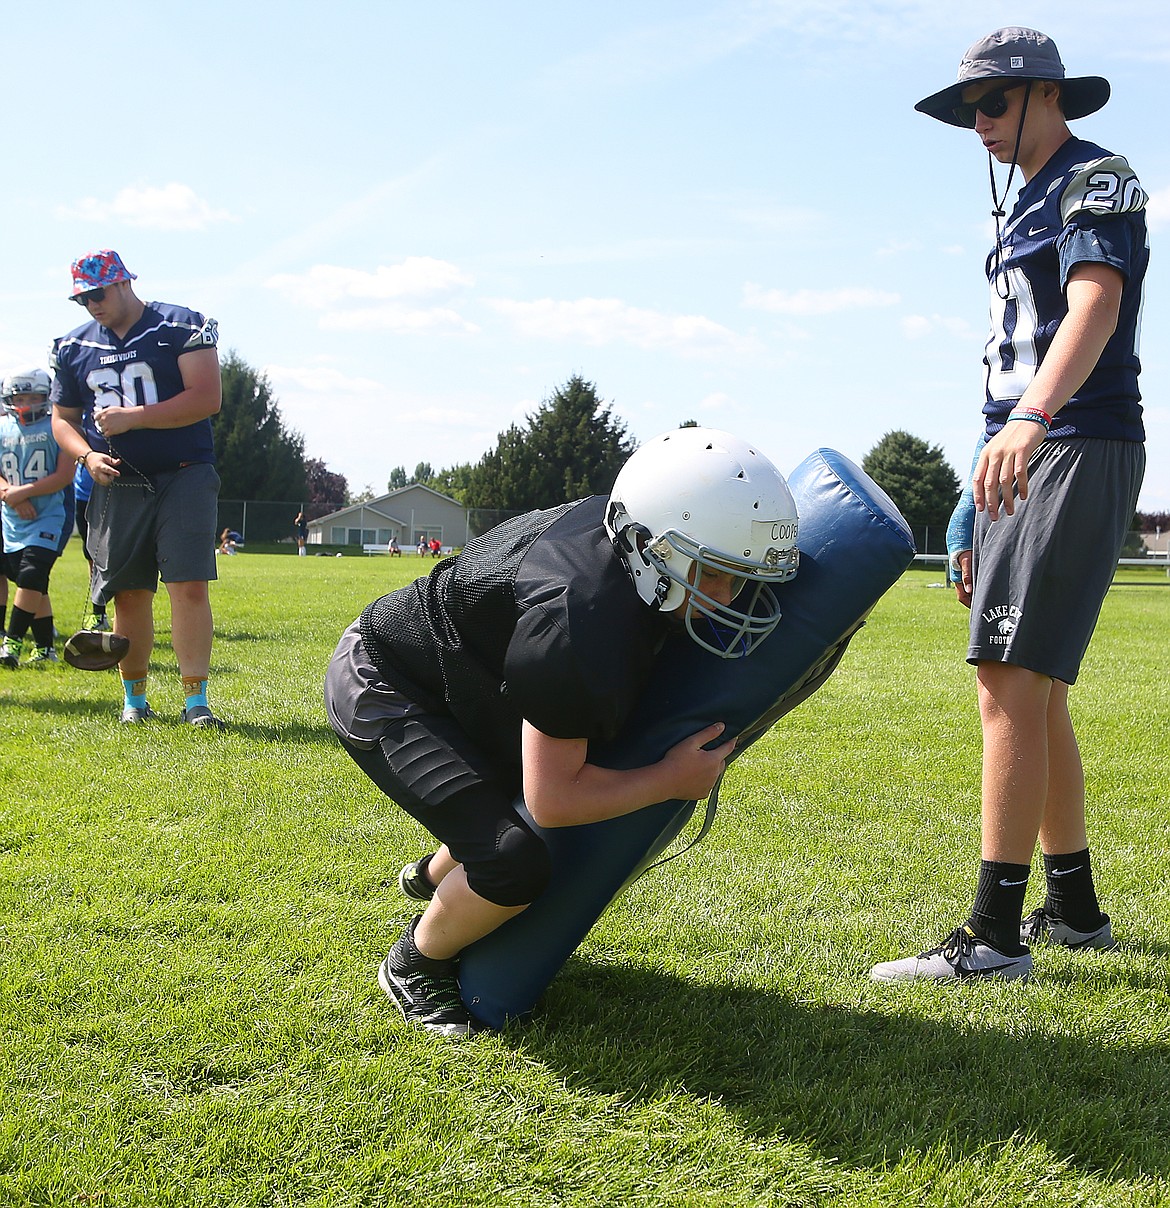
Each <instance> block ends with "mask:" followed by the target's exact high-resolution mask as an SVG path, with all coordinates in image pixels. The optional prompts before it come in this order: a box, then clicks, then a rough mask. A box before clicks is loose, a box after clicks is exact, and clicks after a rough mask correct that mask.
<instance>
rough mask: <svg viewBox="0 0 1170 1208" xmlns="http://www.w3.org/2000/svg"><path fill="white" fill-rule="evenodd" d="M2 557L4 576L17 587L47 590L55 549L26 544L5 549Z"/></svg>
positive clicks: (55, 558)
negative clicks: (22, 546)
mask: <svg viewBox="0 0 1170 1208" xmlns="http://www.w3.org/2000/svg"><path fill="white" fill-rule="evenodd" d="M2 557H3V565H4V577H5V578H6V579H10V580H11V581H12V582H13V583H15V584H16V586H17V587H24V588H27V589H28V590H29V591H39V592H42V593H44V592H47V591H48V590H49V573H50V571H52V569H53V563H54V562H56V561H57V553H56V551H55V550H51V549H43V548H42V547H41V546H39V545H26V546H25V547H24V549H14V550H5V551H4V553H3V555H2Z"/></svg>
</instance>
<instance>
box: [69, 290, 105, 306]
mask: <svg viewBox="0 0 1170 1208" xmlns="http://www.w3.org/2000/svg"><path fill="white" fill-rule="evenodd" d="M105 298H106V287H105V286H104V285H101V286H99V287H98V288H97V289H91V290H87V291H86V292H85V293H84V294H74V295H73V301H74V302H76V303H77V305H78V306H86V307H88V306H89V304H90V303H91V302H104V301H105Z"/></svg>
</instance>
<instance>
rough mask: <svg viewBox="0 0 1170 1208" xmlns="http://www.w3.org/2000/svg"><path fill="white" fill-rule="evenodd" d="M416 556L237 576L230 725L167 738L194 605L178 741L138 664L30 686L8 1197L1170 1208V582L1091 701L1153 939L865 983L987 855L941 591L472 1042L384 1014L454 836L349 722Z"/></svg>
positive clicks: (5, 1180) (816, 703) (935, 933)
mask: <svg viewBox="0 0 1170 1208" xmlns="http://www.w3.org/2000/svg"><path fill="white" fill-rule="evenodd" d="M83 565H84V564H83V562H82V559H81V555H80V551H79V549H78V547H77V543H76V542H73V543H72V546H71V548H70V550H69V551H68V552H67V554H66V556H65V558H64V559H62V561H61V563H59V565H58V569H57V571H56V572H55V576H54V587H53V595H54V599H55V603H56V605H57V610H58V617H59V621H58V624H59V628H60V629H62V630H65V631H68V630H71V629H72V628H73V627H74V626H75V625H76V623H77V621H78V619H79V615H80V611H81V603H82V597H83V594H84V572H83ZM426 565H427V564H420V563H419V562H418V560H417V559H415V558H404V559H402V560H400V561H399V560H395V561H394V562H391V561H390V560H389V559H387V558H341V559H328V558H304V559H298V558H293V557H287V556H277V555H263V554H244V555H242V556H240V557H237V558H234V559H230V560H224V561H223V562H222V563H221V566H220V573H221V576H222V578H221V580H220V582H219V583H218V584H217V585H216V586H215V587H214V589H213V600H214V606H215V611H216V647H215V653H214V660H213V667H214V673H213V682H212V696H213V703H214V704H215V706H216V708H217V710H218V711H219V712H221V714H222V715H223V716H224V717H225V718H227V719H228V720H229V721H230V722H231V725H232V730H231V733H229V734H226V735H219V734H214V733H204V732H197V731H192V730H190V729H189V728H184V727H181V726H179V725H178V724H177V720H176V719H177V716H178V711H179V708H180V705H181V700H180V696H179V691H178V685H177V682H176V680H175V675H174V672H175V666H174V660H173V656H172V654H171V650H170V646H169V644H168V642H169V632H168V629H167V624H168V621H167V617H168V614H167V611H166V605H165V596H160V600H159V605H160V614H159V618H158V620H159V631H160V632H159V645H158V648H157V650H156V660H155V662H156V665H155V670H154V671H153V672H152V681H151V688H150V697H151V703H152V704H153V705H154V707H155V708H156V709H157V710H158V711H159V712H160V713H161V714H162V715H163V720H162V721H161V722H160V723H158V724H156V725H153V726H150V727H146V726H142V727H120V726H119V725H118V722H117V708H118V703H119V690H118V685H117V681H116V678H115V676H114V675H113V674H112V673H109V674H88V675H87V674H84V673H81V672H77V671H73V670H71V669H69V668H67V667H64V666H61V667H60V668H57V669H50V670H47V671H43V672H38V671H30V670H23V669H22V670H21V671H18V672H14V673H5V674H4V675H3V678H2V679H0V725H2V727H3V759H2V764H0V769H2V770H0V787H2V796H0V1204H4V1205H8V1204H16V1205H25V1204H28V1205H48V1204H53V1205H58V1204H60V1205H78V1204H86V1205H119V1206H120V1205H159V1204H164V1205H165V1204H174V1205H215V1206H231V1208H235V1206H237V1205H239V1206H249V1208H250V1206H257V1208H259V1206H262V1205H263V1206H277V1205H315V1206H320V1208H325V1206H326V1205H329V1206H333V1205H341V1206H348V1205H387V1206H389V1205H404V1206H405V1205H409V1206H414V1205H418V1206H420V1208H421V1206H428V1208H431V1206H435V1205H439V1206H446V1205H485V1206H486V1205H501V1206H507V1208H511V1206H513V1205H516V1206H524V1208H528V1206H531V1208H545V1206H552V1205H589V1206H597V1205H679V1206H690V1205H737V1206H738V1205H776V1206H785V1208H796V1206H800V1208H811V1206H814V1205H816V1206H829V1205H879V1204H880V1205H891V1206H893V1205H923V1206H926V1205H930V1206H939V1208H941V1206H943V1205H976V1204H977V1205H1024V1204H1027V1205H1053V1206H1058V1205H1059V1206H1062V1208H1063V1206H1064V1205H1069V1204H1075V1205H1110V1206H1112V1205H1127V1206H1128V1205H1134V1206H1136V1205H1155V1204H1170V993H1168V991H1170V977H1168V973H1167V968H1168V961H1167V958H1168V956H1170V888H1168V884H1167V877H1166V833H1167V828H1168V827H1170V783H1168V782H1170V743H1168V739H1167V734H1168V732H1170V726H1168V722H1170V699H1168V689H1167V684H1166V670H1165V667H1166V653H1167V638H1168V635H1170V580H1167V578H1166V576H1165V574H1164V572H1156V571H1155V572H1131V573H1129V574H1127V575H1126V576H1125V578H1126V582H1125V583H1124V584H1123V585H1119V586H1115V588H1114V589H1113V590H1112V591H1111V592H1110V594H1109V597H1108V600H1107V602H1106V606H1105V610H1104V614H1103V616H1102V620H1101V624H1100V626H1099V630H1098V636H1097V639H1096V641H1095V643H1094V646H1093V647H1092V649H1091V651H1090V654H1089V658H1088V661H1087V664H1086V666H1085V669H1084V672H1083V674H1082V679H1081V683H1080V684H1079V685H1078V687H1077V689H1076V691H1075V693H1074V711H1075V715H1076V718H1077V721H1078V725H1079V728H1080V732H1081V735H1082V742H1083V746H1084V748H1085V763H1086V772H1087V777H1088V783H1089V791H1090V798H1091V807H1092V814H1093V826H1094V828H1095V845H1094V854H1095V860H1096V864H1097V868H1098V877H1099V886H1100V889H1101V893H1102V899H1103V904H1104V906H1105V908H1106V909H1107V910H1109V911H1110V912H1111V913H1112V915H1113V917H1114V924H1115V931H1116V933H1117V934H1118V936H1119V937H1120V938H1121V939H1122V941H1123V942H1124V943H1125V945H1126V948H1125V950H1124V951H1123V952H1121V953H1111V954H1083V953H1068V952H1055V953H1048V952H1045V953H1043V954H1041V956H1039V957H1038V959H1037V976H1036V978H1035V980H1034V981H1033V982H1032V983H1030V984H1028V985H1019V984H1010V985H965V986H962V987H947V988H940V987H932V986H922V985H917V986H913V985H912V986H901V987H899V986H888V985H887V986H877V985H874V984H872V983H870V982H869V981H868V980H867V978H866V971H867V969H868V967H869V966H870V964H871V963H873V962H874V961H876V960H880V959H885V958H888V957H891V956H894V955H897V954H900V953H904V952H906V951H908V950H915V949H917V948H920V947H926V946H928V945H929V944H932V943H934V942H936V941H937V940H938V939H939V938H941V936H942V935H943V934H944V933H945V931H947V930H949V929H950V927H951V926H953V925H954V923H956V922H957V921H958V920H959V919H960V918H961V917H963V916H964V914H965V912H966V910H967V909H968V907H969V904H970V903H969V897H970V893H971V890H972V887H973V883H974V874H975V870H976V867H977V863H978V762H979V737H978V723H977V719H976V715H975V711H974V702H973V682H972V672H971V669H970V668H968V667H967V666H966V665H965V663H964V662H963V660H962V657H961V653H962V650H963V643H964V633H965V625H964V614H963V610H962V609H961V608H960V607H959V606H958V605H957V604H956V603H955V601H954V598H953V594H952V593H950V592H948V591H944V590H939V589H938V584H939V581H940V577H939V573H938V572H937V571H913V572H910V573H909V574H907V575H906V576H905V577H904V578H903V579H902V580H901V582H900V583H899V584H898V585H897V586H896V587H895V588H894V589H893V590H892V591H891V592H890V593H889V594H888V595H887V597H886V598H885V599H884V600H883V601H882V603H881V604H880V605H879V607H878V608H877V610H876V611H875V613H874V615H873V616H872V618H871V620H870V623H869V625H868V626H867V627H866V629H865V630H863V631H862V633H861V634H860V635H859V636H858V638H857V639H856V640H855V641H854V642H853V644H852V646H851V648H850V650H849V652H848V654H847V655H846V658H845V660H844V662H843V664H842V666H841V667H840V669H839V670H838V671H837V673H836V674H835V675H834V677H833V678H832V679H831V680H830V681H829V682H828V684H827V685H826V686H825V687H824V688H823V689H822V690H821V691H820V692H819V693H818V694H817V695H815V696H814V697H813V698H812V699H811V700H810V701H809V702H808V703H806V704H805V705H803V706H802V707H801V708H799V709H798V710H796V711H795V712H794V713H792V714H790V715H789V716H788V717H787V718H785V719H784V720H783V721H782V722H781V724H780V726H779V727H778V728H777V729H776V730H774V731H773V732H772V733H771V734H770V735H768V736H767V737H766V738H764V739H762V740H761V741H760V742H759V743H757V744H756V746H755V747H753V748H752V750H751V751H750V752H749V753H748V754H747V755H746V756H745V757H744V758H743V759H742V760H740V761H739V762H738V763H737V764H736V765H735V767H734V769H733V771H732V773H731V774H730V775H729V776H728V780H727V782H726V784H725V786H724V790H723V795H722V802H721V812H720V816H719V819H718V821H717V824H716V826H715V829H714V831H713V832H712V834H711V835H710V836H709V837H708V839H707V840H706V841H705V842H704V844H703V845H702V846H701V847H700V848H698V849H696V850H695V851H692V852H690V853H688V854H687V855H685V856H683V857H682V858H681V859H679V860H677V861H675V862H674V863H672V864H671V865H669V867H667V868H665V869H662V870H658V871H656V872H653V873H651V874H649V875H648V876H647V877H645V878H643V879H642V880H641V881H640V882H638V883H637V884H636V885H635V886H634V887H633V888H632V889H631V890H630V891H629V892H628V893H627V894H626V895H625V896H624V897H623V898H621V899H620V900H619V901H618V902H617V903H616V904H615V905H614V906H613V907H612V908H611V909H610V910H609V911H608V912H607V913H606V914H605V916H603V918H602V919H601V920H600V922H599V923H598V925H597V927H596V928H595V929H594V931H593V932H592V933H591V935H590V936H589V937H588V939H587V940H586V942H585V943H584V944H583V945H582V947H581V948H580V950H579V951H578V952H577V954H576V955H575V956H574V957H573V958H572V959H571V960H570V962H569V963H568V965H567V966H566V967H565V969H564V970H563V972H562V973H561V975H560V976H559V977H558V978H557V979H556V981H555V982H554V983H553V985H552V987H551V988H550V989H549V991H548V993H547V994H546V995H545V997H544V999H543V1000H542V1003H541V1004H540V1007H539V1009H538V1012H537V1014H536V1017H535V1018H534V1019H533V1021H532V1022H531V1023H529V1024H527V1025H525V1026H522V1027H515V1028H512V1029H510V1030H508V1031H507V1032H505V1033H502V1034H495V1035H491V1036H487V1037H484V1038H481V1039H480V1040H478V1041H476V1042H474V1043H470V1044H465V1045H455V1044H451V1043H450V1042H445V1041H442V1040H439V1039H437V1038H434V1037H432V1036H430V1035H429V1034H427V1033H424V1032H422V1031H416V1030H407V1029H405V1028H404V1027H403V1026H402V1025H401V1022H400V1020H399V1019H398V1017H397V1013H396V1012H395V1011H394V1009H393V1007H392V1006H391V1004H390V1003H389V1002H388V1001H387V1000H386V998H385V996H384V995H383V994H382V991H381V990H380V989H379V988H378V985H377V982H376V980H375V970H376V967H377V963H378V962H379V961H380V960H381V958H382V956H383V955H384V954H385V950H386V948H387V946H388V944H389V943H390V942H391V940H392V939H393V937H394V936H395V935H396V934H397V931H398V929H399V928H400V926H401V924H402V922H403V921H404V920H405V919H406V918H407V917H408V915H409V911H408V909H407V907H406V905H405V903H404V901H403V900H402V899H401V898H400V897H399V896H398V893H397V888H396V883H395V882H396V875H397V871H398V869H399V868H400V866H401V865H402V864H403V863H404V862H405V861H406V860H407V859H410V858H413V857H414V856H416V855H417V854H419V853H420V852H422V851H424V850H426V843H427V839H426V837H425V835H424V834H423V832H422V831H421V830H420V829H419V828H418V827H417V825H416V824H414V823H413V822H411V821H410V820H409V819H407V818H406V817H405V816H403V815H401V814H400V813H399V812H398V811H397V810H396V809H394V808H393V807H392V806H390V805H389V804H388V803H387V802H385V801H384V800H382V799H379V797H378V796H377V794H376V793H375V792H374V791H373V790H372V787H371V786H369V785H368V784H367V782H365V780H364V778H363V777H362V776H361V775H360V773H358V771H357V769H356V768H355V767H354V766H353V765H352V764H351V763H350V762H349V761H348V759H347V758H346V756H345V755H344V754H343V753H342V752H341V750H340V748H339V747H338V746H337V745H336V743H335V742H334V740H333V738H332V735H331V733H330V731H329V729H328V727H327V725H326V722H325V720H324V716H323V712H322V708H321V705H320V685H321V679H322V675H323V672H324V668H325V665H326V662H327V660H328V657H329V654H330V652H331V651H332V648H333V645H334V643H335V641H336V639H337V637H338V635H339V633H340V632H341V630H342V629H343V628H344V626H345V625H346V624H347V623H348V622H349V621H350V620H352V618H353V617H354V616H355V615H356V614H357V613H358V612H359V611H360V609H361V607H362V606H363V605H364V604H365V603H366V602H367V601H368V600H370V599H372V598H373V597H374V596H375V595H377V594H379V593H380V592H381V591H383V590H386V589H388V588H389V587H390V586H397V585H399V584H400V583H401V582H403V581H405V579H406V577H408V576H410V575H412V574H414V573H417V572H418V571H419V570H420V568H425V566H426ZM1054 623H1059V618H1054ZM782 633H783V629H781V631H780V636H777V637H775V638H773V639H772V640H782ZM1033 880H1034V882H1040V881H1041V880H1042V878H1041V877H1040V876H1038V875H1036V874H1034V877H1033ZM1039 889H1040V886H1039V885H1038V884H1034V885H1033V890H1032V893H1031V894H1030V897H1029V908H1030V907H1031V905H1032V904H1034V900H1035V899H1036V898H1037V896H1038V891H1039Z"/></svg>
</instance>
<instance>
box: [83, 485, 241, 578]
mask: <svg viewBox="0 0 1170 1208" xmlns="http://www.w3.org/2000/svg"><path fill="white" fill-rule="evenodd" d="M218 499H219V475H218V474H217V473H216V470H215V466H213V465H207V464H205V463H203V462H198V463H196V464H194V465H190V466H183V467H182V469H179V470H168V471H167V472H166V473H163V474H158V475H156V476H155V478H154V490H153V491H152V490H151V489H150V486H149V484H147V483H145V482H144V481H143V480H142V479H141V478H135V477H133V476H131V475H129V474H126V475H124V476H123V477H122V478H119V479H117V480H115V482H114V483H113V484H111V485H110V486H102V485H100V484H99V483H96V482H95V483H94V485H93V494H92V495H91V496H90V498H89V507H88V508H87V509H86V520H87V522H88V525H89V533H88V535H87V537H86V549H87V550H88V551H89V556H90V557H91V558H92V559H93V579H94V599H95V600H96V599H98V598H99V595H98V593H100V599H102V600H103V601H106V602H109V601H110V600H112V599H113V598H114V596H115V595H117V593H118V592H120V591H157V590H158V581H159V579H160V578H161V579H162V581H163V582H164V583H187V582H199V583H209V582H211V580H213V579H214V578H216V570H215V525H216V505H217V502H218Z"/></svg>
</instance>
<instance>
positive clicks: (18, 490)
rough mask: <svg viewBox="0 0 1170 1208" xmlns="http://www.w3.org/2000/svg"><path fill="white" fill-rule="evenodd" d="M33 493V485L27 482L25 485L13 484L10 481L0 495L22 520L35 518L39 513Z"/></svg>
mask: <svg viewBox="0 0 1170 1208" xmlns="http://www.w3.org/2000/svg"><path fill="white" fill-rule="evenodd" d="M31 495H32V486H31V485H30V484H28V483H25V484H24V485H23V486H13V485H12V484H11V483H8V484H7V485H6V486H5V487H4V490H3V493H2V495H0V497H2V498H3V500H4V502H5V503H6V504H8V506H9V507H10V508H11V509H12V510H13V511H14V512H15V513H16V514H17V515H18V516H19V517H20V518H21V520H35V519H36V515H37V506H36V504H35V503H33V501H32V499H31V498H30V496H31Z"/></svg>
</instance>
